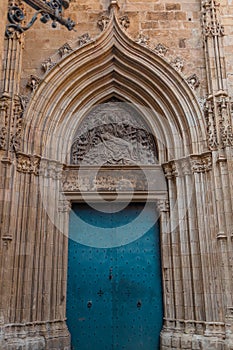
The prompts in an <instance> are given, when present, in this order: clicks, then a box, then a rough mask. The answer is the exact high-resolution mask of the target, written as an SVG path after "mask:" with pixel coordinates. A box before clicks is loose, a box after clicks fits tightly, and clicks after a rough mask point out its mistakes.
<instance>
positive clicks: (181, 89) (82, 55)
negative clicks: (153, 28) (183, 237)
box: [22, 13, 206, 162]
mask: <svg viewBox="0 0 233 350" xmlns="http://www.w3.org/2000/svg"><path fill="white" fill-rule="evenodd" d="M112 96H116V97H118V98H120V99H121V100H122V101H126V102H130V103H133V104H134V105H136V106H137V108H138V109H139V110H140V111H141V113H142V114H143V115H144V116H145V118H146V119H147V123H148V125H149V126H150V128H151V131H152V132H153V133H154V136H155V138H156V139H157V142H158V145H159V155H160V161H161V162H165V161H168V160H170V159H173V158H180V157H184V156H186V155H188V154H192V153H201V152H203V151H205V150H206V134H205V126H204V119H203V115H202V112H201V109H200V106H199V104H198V102H197V100H196V98H195V96H194V93H193V91H192V90H191V89H190V87H189V86H188V84H187V82H186V81H185V79H184V78H183V77H182V76H181V75H180V74H179V73H178V72H177V71H176V70H175V69H174V68H173V67H171V66H170V65H169V63H168V62H167V61H166V60H164V59H163V58H162V57H160V56H159V55H157V54H155V53H154V52H153V51H151V50H150V49H148V48H146V47H144V46H142V45H140V44H137V43H135V42H134V41H133V40H132V39H131V38H130V37H129V36H128V35H127V34H126V32H124V30H123V29H122V28H121V26H120V24H119V23H118V20H117V18H116V16H115V15H114V13H113V15H112V18H111V21H110V23H109V25H108V27H107V29H106V30H105V31H104V32H103V33H102V34H101V35H100V36H99V37H98V38H97V39H96V40H94V41H90V42H89V43H87V44H86V45H84V46H82V47H80V48H78V49H77V50H75V51H73V52H72V53H71V54H69V55H68V56H67V57H65V58H63V59H62V60H61V61H60V62H59V63H58V64H57V65H56V66H55V67H54V68H53V69H52V70H51V71H50V72H49V73H48V74H47V76H46V77H45V78H44V80H43V81H42V82H41V84H40V85H39V87H38V89H37V90H36V91H35V93H34V95H33V97H32V99H31V102H30V104H29V107H28V109H27V113H26V116H25V123H26V128H25V131H24V135H23V139H24V143H23V150H22V151H23V152H25V153H31V154H34V153H36V154H40V155H42V156H44V157H47V158H50V159H55V160H58V161H64V159H65V157H66V154H67V152H69V149H70V147H71V142H72V140H73V137H74V134H75V132H76V129H77V127H78V125H79V122H80V121H81V120H82V118H83V117H84V115H85V114H86V113H87V112H88V111H89V110H90V109H91V108H92V107H93V105H95V104H98V103H101V102H103V101H104V100H106V99H108V98H110V97H112Z"/></svg>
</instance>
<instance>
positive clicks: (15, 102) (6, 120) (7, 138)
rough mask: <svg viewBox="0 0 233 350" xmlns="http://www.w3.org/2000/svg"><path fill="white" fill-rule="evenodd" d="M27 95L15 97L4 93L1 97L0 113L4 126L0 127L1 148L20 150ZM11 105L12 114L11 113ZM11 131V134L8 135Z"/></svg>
mask: <svg viewBox="0 0 233 350" xmlns="http://www.w3.org/2000/svg"><path fill="white" fill-rule="evenodd" d="M26 103H27V99H26V98H25V96H20V95H16V96H15V97H14V98H10V97H9V96H6V95H3V96H2V97H1V99H0V114H1V120H2V122H3V126H2V127H1V128H0V149H5V150H6V149H10V150H14V151H18V150H19V149H20V146H21V129H22V121H23V113H24V110H25V108H26ZM10 105H11V114H10V112H9V111H10ZM8 133H9V135H8Z"/></svg>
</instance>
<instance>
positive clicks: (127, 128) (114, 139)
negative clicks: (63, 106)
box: [71, 102, 157, 165]
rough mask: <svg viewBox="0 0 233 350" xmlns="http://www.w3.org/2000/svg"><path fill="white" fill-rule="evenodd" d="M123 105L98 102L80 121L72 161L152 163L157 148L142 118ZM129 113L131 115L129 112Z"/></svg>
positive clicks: (73, 146) (83, 162)
mask: <svg viewBox="0 0 233 350" xmlns="http://www.w3.org/2000/svg"><path fill="white" fill-rule="evenodd" d="M125 105H126V104H123V106H122V104H118V103H117V104H116V103H112V102H109V103H104V104H102V105H98V106H97V107H95V108H94V111H92V112H91V113H90V114H89V115H88V116H87V117H86V118H85V119H84V120H83V122H82V123H81V125H80V127H79V129H78V132H77V136H76V139H75V141H74V143H73V145H72V148H71V163H72V164H82V165H85V164H89V165H96V164H102V165H103V164H112V165H113V164H155V163H156V162H157V159H156V147H155V143H154V140H153V137H152V135H151V134H150V132H149V131H148V130H147V129H146V126H143V123H142V120H140V117H139V116H138V115H137V112H135V111H134V110H133V109H130V108H129V106H125ZM131 113H132V114H131Z"/></svg>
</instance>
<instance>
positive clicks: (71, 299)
mask: <svg viewBox="0 0 233 350" xmlns="http://www.w3.org/2000/svg"><path fill="white" fill-rule="evenodd" d="M120 205H121V204H118V205H117V204H115V205H113V204H107V205H103V204H99V205H98V204H95V208H92V207H91V206H88V205H87V204H75V205H73V208H72V212H71V216H70V228H69V253H68V284H67V324H68V328H69V331H70V333H71V344H72V347H71V349H72V350H94V349H95V350H115V349H126V350H131V349H132V350H139V349H144V350H156V349H159V334H160V331H161V328H162V320H163V306H162V283H161V263H160V240H159V226H158V222H154V220H155V217H156V215H155V207H154V205H153V204H150V205H148V204H147V205H146V206H145V205H144V204H143V203H131V204H130V205H128V206H127V207H126V208H123V209H121V207H118V206H120ZM109 209H110V210H109ZM135 237H136V238H135ZM87 242H88V243H87Z"/></svg>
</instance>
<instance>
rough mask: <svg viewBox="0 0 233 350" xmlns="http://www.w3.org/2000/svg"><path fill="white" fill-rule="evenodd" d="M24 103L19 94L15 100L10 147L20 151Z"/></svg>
mask: <svg viewBox="0 0 233 350" xmlns="http://www.w3.org/2000/svg"><path fill="white" fill-rule="evenodd" d="M24 109H25V107H24V105H23V102H22V100H21V98H20V97H19V96H17V98H15V99H14V102H13V115H12V118H11V132H10V149H13V150H14V151H18V150H19V149H20V146H21V131H22V121H23V113H24Z"/></svg>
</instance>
